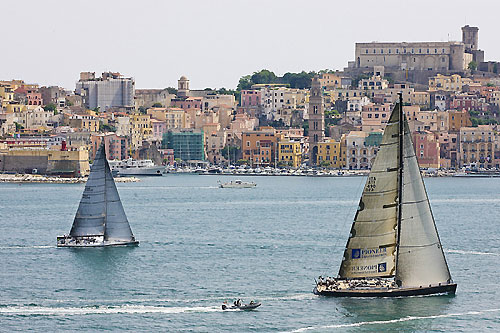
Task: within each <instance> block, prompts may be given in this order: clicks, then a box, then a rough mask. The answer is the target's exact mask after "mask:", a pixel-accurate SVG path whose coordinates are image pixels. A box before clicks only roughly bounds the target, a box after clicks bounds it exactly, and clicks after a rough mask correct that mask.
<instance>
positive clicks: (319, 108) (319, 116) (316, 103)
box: [308, 76, 325, 166]
mask: <svg viewBox="0 0 500 333" xmlns="http://www.w3.org/2000/svg"><path fill="white" fill-rule="evenodd" d="M308 113H309V165H310V166H314V165H317V164H318V149H319V147H318V143H319V142H323V140H324V138H325V109H324V105H323V92H322V89H321V81H320V79H319V76H315V77H314V78H313V79H312V82H311V94H310V96H309V110H308Z"/></svg>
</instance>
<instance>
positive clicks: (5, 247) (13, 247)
mask: <svg viewBox="0 0 500 333" xmlns="http://www.w3.org/2000/svg"><path fill="white" fill-rule="evenodd" d="M51 248H56V246H55V245H32V246H24V245H12V246H0V250H8V249H51Z"/></svg>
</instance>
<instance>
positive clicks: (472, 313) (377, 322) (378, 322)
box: [290, 309, 500, 333]
mask: <svg viewBox="0 0 500 333" xmlns="http://www.w3.org/2000/svg"><path fill="white" fill-rule="evenodd" d="M494 312H500V309H488V310H481V311H469V312H463V313H448V314H442V315H435V316H409V317H404V318H399V319H391V320H375V321H361V322H358V323H352V324H338V325H324V326H309V327H303V328H299V329H296V330H293V331H290V332H293V333H298V332H307V331H316V330H325V329H332V328H347V327H360V326H366V325H386V324H393V323H400V322H405V321H413V320H426V319H437V318H451V317H462V316H477V315H483V314H487V313H494Z"/></svg>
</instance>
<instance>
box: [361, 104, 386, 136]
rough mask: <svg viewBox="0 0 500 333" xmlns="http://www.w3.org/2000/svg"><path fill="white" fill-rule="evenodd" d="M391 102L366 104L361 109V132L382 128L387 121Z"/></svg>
mask: <svg viewBox="0 0 500 333" xmlns="http://www.w3.org/2000/svg"><path fill="white" fill-rule="evenodd" d="M391 108H392V104H390V103H385V104H373V103H370V104H367V105H364V106H363V109H362V111H361V126H362V131H363V132H375V131H377V130H380V129H381V130H383V129H384V128H385V126H386V125H387V122H388V121H389V117H390V115H391Z"/></svg>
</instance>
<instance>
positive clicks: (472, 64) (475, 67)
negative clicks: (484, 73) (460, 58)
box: [467, 60, 477, 71]
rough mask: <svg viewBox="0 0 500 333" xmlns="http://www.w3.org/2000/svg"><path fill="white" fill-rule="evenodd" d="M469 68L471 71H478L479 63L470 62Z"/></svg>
mask: <svg viewBox="0 0 500 333" xmlns="http://www.w3.org/2000/svg"><path fill="white" fill-rule="evenodd" d="M467 68H469V69H470V70H471V71H475V70H476V69H477V62H475V61H474V60H473V61H471V62H469V65H468V66H467Z"/></svg>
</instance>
